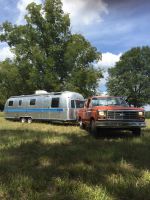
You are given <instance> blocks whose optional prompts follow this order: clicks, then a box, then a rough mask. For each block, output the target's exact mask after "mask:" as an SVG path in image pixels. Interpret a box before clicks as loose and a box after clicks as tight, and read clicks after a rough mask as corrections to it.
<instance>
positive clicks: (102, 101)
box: [92, 97, 129, 107]
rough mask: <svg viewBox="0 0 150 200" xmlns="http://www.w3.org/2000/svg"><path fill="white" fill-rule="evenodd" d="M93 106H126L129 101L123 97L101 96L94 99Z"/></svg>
mask: <svg viewBox="0 0 150 200" xmlns="http://www.w3.org/2000/svg"><path fill="white" fill-rule="evenodd" d="M92 106H125V107H129V105H128V104H127V102H126V101H125V100H124V99H123V98H121V97H99V98H93V99H92Z"/></svg>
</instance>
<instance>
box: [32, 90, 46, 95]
mask: <svg viewBox="0 0 150 200" xmlns="http://www.w3.org/2000/svg"><path fill="white" fill-rule="evenodd" d="M35 94H48V92H47V91H45V90H36V91H35Z"/></svg>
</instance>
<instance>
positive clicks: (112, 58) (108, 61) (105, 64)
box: [97, 52, 122, 91]
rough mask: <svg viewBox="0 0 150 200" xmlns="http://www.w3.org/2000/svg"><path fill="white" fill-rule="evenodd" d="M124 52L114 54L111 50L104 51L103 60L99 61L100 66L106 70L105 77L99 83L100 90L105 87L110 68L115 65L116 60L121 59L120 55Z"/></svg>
mask: <svg viewBox="0 0 150 200" xmlns="http://www.w3.org/2000/svg"><path fill="white" fill-rule="evenodd" d="M121 55H122V54H121V53H120V54H117V55H116V54H112V53H110V52H107V53H102V60H100V61H99V62H98V64H97V65H98V67H101V68H102V69H103V70H104V73H103V76H104V78H102V79H101V80H100V83H99V90H100V91H101V88H104V87H105V86H106V81H107V78H108V72H107V70H108V68H111V67H114V66H115V64H116V62H118V61H119V60H120V56H121Z"/></svg>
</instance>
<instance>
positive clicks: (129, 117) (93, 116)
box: [78, 96, 146, 135]
mask: <svg viewBox="0 0 150 200" xmlns="http://www.w3.org/2000/svg"><path fill="white" fill-rule="evenodd" d="M144 114H145V113H144V109H143V108H134V107H129V105H128V104H127V102H126V101H125V100H124V99H123V98H122V97H114V96H93V97H90V98H88V99H87V100H86V102H85V104H84V108H82V109H79V110H78V121H79V124H80V127H81V128H86V127H88V128H89V130H90V132H91V134H93V135H97V134H98V128H99V129H100V128H103V129H104V128H106V129H108V128H109V129H121V130H131V131H132V133H133V134H134V135H140V134H141V128H142V127H145V126H146V125H145V116H144Z"/></svg>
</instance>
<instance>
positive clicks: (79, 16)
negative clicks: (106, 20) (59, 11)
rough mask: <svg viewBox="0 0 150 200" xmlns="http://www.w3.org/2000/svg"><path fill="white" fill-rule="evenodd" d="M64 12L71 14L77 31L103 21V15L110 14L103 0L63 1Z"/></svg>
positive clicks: (72, 22)
mask: <svg viewBox="0 0 150 200" xmlns="http://www.w3.org/2000/svg"><path fill="white" fill-rule="evenodd" d="M62 2H63V10H64V12H66V13H69V14H70V18H71V24H72V25H73V27H75V29H78V28H80V27H82V26H85V25H90V24H92V23H97V22H100V21H102V15H103V14H107V13H108V9H107V4H106V3H105V2H104V1H103V0H93V1H91V0H86V1H85V0H62Z"/></svg>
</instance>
